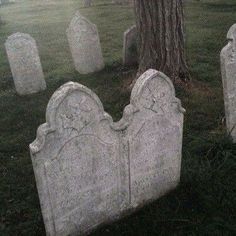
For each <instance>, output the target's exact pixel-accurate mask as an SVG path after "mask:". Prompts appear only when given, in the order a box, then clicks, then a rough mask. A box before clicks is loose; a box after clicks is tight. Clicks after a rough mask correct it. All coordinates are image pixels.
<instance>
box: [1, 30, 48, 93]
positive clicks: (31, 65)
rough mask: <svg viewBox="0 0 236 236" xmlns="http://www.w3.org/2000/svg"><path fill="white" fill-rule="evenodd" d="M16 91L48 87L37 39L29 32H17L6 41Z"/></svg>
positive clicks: (26, 91) (24, 91)
mask: <svg viewBox="0 0 236 236" xmlns="http://www.w3.org/2000/svg"><path fill="white" fill-rule="evenodd" d="M5 47H6V52H7V56H8V60H9V63H10V67H11V72H12V75H13V79H14V84H15V87H16V91H17V93H18V94H20V95H25V94H31V93H36V92H39V91H40V90H44V89H46V83H45V80H44V75H43V70H42V66H41V62H40V58H39V54H38V49H37V46H36V42H35V40H34V39H33V38H32V37H31V36H30V35H29V34H23V33H16V34H13V35H11V36H10V37H8V39H7V40H6V43H5Z"/></svg>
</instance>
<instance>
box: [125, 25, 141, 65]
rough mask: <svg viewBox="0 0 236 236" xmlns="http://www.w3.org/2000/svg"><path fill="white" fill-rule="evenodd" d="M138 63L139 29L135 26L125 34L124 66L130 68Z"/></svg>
mask: <svg viewBox="0 0 236 236" xmlns="http://www.w3.org/2000/svg"><path fill="white" fill-rule="evenodd" d="M137 63H138V52H137V27H136V25H133V26H132V27H130V28H129V29H128V30H126V31H125V32H124V39H123V64H124V65H127V66H129V65H134V64H137Z"/></svg>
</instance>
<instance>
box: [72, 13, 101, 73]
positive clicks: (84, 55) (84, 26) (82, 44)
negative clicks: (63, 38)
mask: <svg viewBox="0 0 236 236" xmlns="http://www.w3.org/2000/svg"><path fill="white" fill-rule="evenodd" d="M67 37H68V41H69V45H70V49H71V54H72V57H73V61H74V64H75V68H76V70H77V71H78V72H79V73H81V74H88V73H93V72H96V71H99V70H102V69H103V68H104V61H103V55H102V50H101V45H100V39H99V35H98V30H97V27H96V25H94V24H92V23H91V22H90V21H89V20H87V19H86V18H85V17H83V16H81V15H80V13H79V12H77V13H76V14H75V16H74V18H73V19H72V21H71V23H70V25H69V28H68V29H67Z"/></svg>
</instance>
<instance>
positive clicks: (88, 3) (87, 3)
mask: <svg viewBox="0 0 236 236" xmlns="http://www.w3.org/2000/svg"><path fill="white" fill-rule="evenodd" d="M92 2H93V1H92V0H84V7H91V5H92Z"/></svg>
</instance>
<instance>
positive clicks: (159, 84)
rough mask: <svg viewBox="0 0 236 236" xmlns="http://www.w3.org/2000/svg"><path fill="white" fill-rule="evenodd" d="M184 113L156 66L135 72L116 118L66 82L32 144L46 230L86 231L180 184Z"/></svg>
mask: <svg viewBox="0 0 236 236" xmlns="http://www.w3.org/2000/svg"><path fill="white" fill-rule="evenodd" d="M183 113H184V109H183V108H182V106H181V103H180V101H179V100H178V99H177V98H176V97H175V91H174V87H173V84H172V82H171V81H170V80H169V79H168V78H167V77H166V76H165V75H164V74H162V73H160V72H158V71H155V70H148V71H147V72H146V73H144V74H143V75H142V76H141V77H140V78H139V79H138V80H137V82H136V84H135V86H134V88H133V90H132V94H131V99H130V104H129V105H128V106H126V108H125V109H124V114H123V117H122V119H121V120H120V121H119V122H116V123H114V122H113V121H112V118H111V116H110V115H108V114H107V113H106V112H104V109H103V106H102V103H101V101H100V99H99V98H98V97H97V96H96V95H95V94H94V93H93V92H92V91H91V90H89V89H88V88H86V87H85V86H83V85H81V84H78V83H73V82H69V83H67V84H65V85H63V86H61V87H60V88H59V89H58V90H57V91H56V92H55V93H54V95H53V96H52V98H51V99H50V101H49V104H48V107H47V111H46V123H45V124H43V125H41V126H40V127H39V129H38V132H37V138H36V140H35V141H34V142H33V143H32V144H31V145H30V150H31V157H32V162H33V167H34V172H35V177H36V182H37V188H38V193H39V198H40V203H41V209H42V214H43V218H44V223H45V226H46V232H47V235H68V234H70V235H73V234H79V235H83V234H87V233H89V232H90V231H91V230H94V229H95V228H96V227H97V226H99V225H100V224H103V223H108V222H111V221H114V220H116V219H119V218H121V217H122V216H123V215H124V214H125V213H127V212H132V211H134V210H135V209H136V208H138V207H141V206H143V205H144V204H146V203H147V202H149V201H153V200H155V199H157V198H159V197H160V196H162V195H163V194H165V193H167V192H168V191H170V190H171V189H173V188H175V187H176V185H177V184H178V182H179V179H180V165H181V150H182V131H183Z"/></svg>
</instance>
